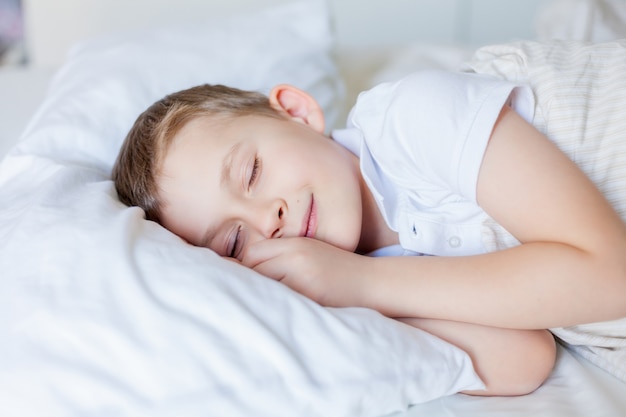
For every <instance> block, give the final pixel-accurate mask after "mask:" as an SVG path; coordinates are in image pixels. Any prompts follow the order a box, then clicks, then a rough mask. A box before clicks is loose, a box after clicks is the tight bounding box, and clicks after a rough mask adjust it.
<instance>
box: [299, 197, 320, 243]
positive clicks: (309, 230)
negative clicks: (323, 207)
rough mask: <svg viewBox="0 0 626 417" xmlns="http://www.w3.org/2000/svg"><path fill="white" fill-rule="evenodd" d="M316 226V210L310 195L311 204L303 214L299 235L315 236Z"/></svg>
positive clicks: (313, 199)
mask: <svg viewBox="0 0 626 417" xmlns="http://www.w3.org/2000/svg"><path fill="white" fill-rule="evenodd" d="M316 228H317V210H316V209H315V198H314V197H313V196H311V204H310V205H309V208H308V209H307V211H306V213H305V214H304V221H303V223H302V229H301V232H300V236H303V237H311V238H312V237H315V229H316Z"/></svg>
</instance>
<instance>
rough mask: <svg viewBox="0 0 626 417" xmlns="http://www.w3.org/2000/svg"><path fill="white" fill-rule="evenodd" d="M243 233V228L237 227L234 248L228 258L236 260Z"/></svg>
mask: <svg viewBox="0 0 626 417" xmlns="http://www.w3.org/2000/svg"><path fill="white" fill-rule="evenodd" d="M240 233H241V226H239V227H237V232H236V233H235V239H234V243H233V247H232V249H231V250H230V252H229V253H228V256H229V257H231V258H234V257H235V255H237V252H238V251H237V246H239V234H240Z"/></svg>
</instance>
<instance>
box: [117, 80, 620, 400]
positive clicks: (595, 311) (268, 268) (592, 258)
mask: <svg viewBox="0 0 626 417" xmlns="http://www.w3.org/2000/svg"><path fill="white" fill-rule="evenodd" d="M531 107H532V93H531V92H530V90H529V89H528V88H527V87H524V86H518V85H514V84H511V83H509V82H505V81H501V80H497V79H494V78H489V77H484V76H479V75H473V74H460V73H448V72H438V71H424V72H419V73H415V74H412V75H411V76H409V77H407V78H405V79H403V80H400V81H398V82H394V83H386V84H382V85H380V86H377V87H375V88H374V89H372V90H370V91H368V92H365V93H362V94H361V95H360V97H359V99H358V101H357V103H356V105H355V107H354V108H353V110H352V112H351V114H350V117H349V124H348V127H347V128H346V129H343V130H337V131H334V132H333V133H332V135H331V136H332V137H328V136H326V135H325V134H324V129H325V126H324V116H323V113H322V110H321V108H320V107H319V105H318V104H317V103H316V101H315V100H314V99H313V98H312V97H311V96H309V95H308V94H307V93H305V92H304V91H301V90H299V89H297V88H295V87H292V86H289V85H279V86H276V87H275V88H273V89H272V90H271V92H270V93H269V96H265V95H263V94H260V93H256V92H249V91H241V90H238V89H234V88H229V87H225V86H219V85H203V86H198V87H194V88H191V89H188V90H184V91H180V92H177V93H174V94H171V95H169V96H167V97H165V98H163V99H162V100H159V101H158V102H156V103H155V104H153V105H152V106H151V107H149V108H148V109H147V110H146V111H145V112H144V113H142V114H141V115H140V116H139V118H138V119H137V121H136V122H135V124H134V126H133V127H132V129H131V131H130V132H129V134H128V136H127V138H126V140H125V142H124V144H123V146H122V149H121V151H120V154H119V156H118V160H117V161H116V164H115V166H114V170H113V179H114V181H115V184H116V188H117V191H118V194H119V197H120V199H121V201H122V202H124V203H125V204H128V205H133V206H139V207H142V208H143V209H144V210H145V213H146V217H147V218H148V219H150V220H154V221H157V222H159V223H160V224H162V225H163V226H164V227H166V228H167V229H169V230H171V231H172V232H173V233H175V234H177V235H179V236H180V237H181V238H183V239H184V240H185V241H187V242H188V243H190V244H192V245H196V246H203V247H207V248H209V249H211V250H213V251H215V252H216V253H218V254H219V255H221V256H224V257H228V258H231V259H233V260H235V261H236V262H239V263H241V264H242V265H244V266H247V267H249V268H252V269H254V270H256V271H258V272H259V273H261V274H263V275H265V276H267V277H269V278H272V279H276V280H279V281H281V282H282V283H284V284H285V285H288V286H289V287H291V288H292V289H294V290H296V291H298V292H300V293H302V294H304V295H306V296H308V297H310V298H311V299H313V300H315V301H317V302H319V303H320V304H322V305H326V306H335V307H343V306H362V307H368V308H373V309H376V310H378V311H380V312H381V313H382V314H385V315H387V316H389V317H393V318H396V319H398V320H402V321H404V322H406V323H409V324H411V325H413V326H416V327H418V328H421V329H423V330H426V331H428V332H430V333H432V334H434V335H437V336H439V337H441V338H442V339H444V340H447V341H449V342H450V343H453V344H455V345H457V346H458V347H460V348H462V349H464V350H465V351H466V352H468V354H469V355H470V357H471V358H472V360H473V363H474V367H475V369H476V371H477V373H478V374H479V376H480V377H481V378H482V380H483V382H485V385H486V387H487V389H486V390H485V391H474V392H467V393H468V394H475V395H522V394H527V393H530V392H532V391H533V390H535V389H536V388H537V387H538V386H540V385H541V383H542V382H543V381H544V380H545V378H546V377H547V376H548V375H549V373H550V371H551V369H552V367H553V365H554V360H555V342H554V338H553V337H552V335H551V333H550V332H548V331H547V330H542V329H546V328H549V327H556V326H567V325H572V324H577V323H584V322H591V321H599V320H609V319H613V318H618V317H623V316H625V315H626V313H625V311H624V310H625V309H626V307H625V306H624V301H623V300H622V298H623V296H622V295H620V294H624V293H626V279H625V277H624V271H626V264H625V262H626V261H625V259H624V258H625V257H623V256H622V254H623V253H625V251H626V228H625V227H624V224H623V223H622V221H621V219H620V218H619V216H618V215H617V214H616V213H615V211H614V210H613V209H612V207H611V206H610V204H609V203H608V202H607V201H606V199H605V198H604V197H603V196H602V194H601V193H600V192H599V191H598V189H597V188H596V187H595V186H594V185H593V184H592V183H591V181H590V180H589V179H588V178H587V177H586V176H585V175H584V173H583V172H582V171H580V169H578V167H577V166H576V165H575V164H574V163H573V162H571V161H570V160H569V159H568V158H567V156H565V154H563V153H562V152H561V151H559V150H558V148H557V147H556V146H554V144H553V143H552V142H551V141H550V140H548V139H547V138H546V137H545V136H544V135H543V134H541V133H540V132H539V131H538V130H537V129H535V128H534V127H533V126H532V125H531V124H530V123H528V122H527V121H526V120H525V118H528V114H531V113H532V112H531ZM494 230H497V231H499V230H505V231H506V232H508V233H510V234H511V235H512V236H513V237H515V238H516V239H517V241H519V244H518V245H517V246H515V247H513V248H509V249H506V250H497V251H489V250H488V249H486V248H487V247H488V246H487V245H485V239H488V238H489V236H492V235H493V233H494V232H493V231H494ZM419 254H427V255H436V256H404V255H419ZM366 255H382V256H366ZM599 276H600V277H605V278H603V279H604V280H605V284H606V285H603V286H600V288H598V287H599V286H598V285H597V277H599ZM564 288H565V290H564ZM564 291H565V292H567V294H565V295H564ZM581 306H584V307H583V308H581Z"/></svg>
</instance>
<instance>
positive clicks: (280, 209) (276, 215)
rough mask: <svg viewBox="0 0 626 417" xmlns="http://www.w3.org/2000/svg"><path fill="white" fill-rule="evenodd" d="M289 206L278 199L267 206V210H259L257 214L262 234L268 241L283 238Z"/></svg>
mask: <svg viewBox="0 0 626 417" xmlns="http://www.w3.org/2000/svg"><path fill="white" fill-rule="evenodd" d="M286 208H287V205H286V204H285V202H284V201H283V200H280V199H276V200H273V201H271V202H269V203H268V204H267V206H266V207H265V208H259V211H260V212H259V213H257V217H258V219H259V220H258V221H259V225H260V232H261V234H262V235H263V237H264V238H266V239H276V238H280V237H283V234H284V225H285V224H284V220H285V214H286V213H285V212H286Z"/></svg>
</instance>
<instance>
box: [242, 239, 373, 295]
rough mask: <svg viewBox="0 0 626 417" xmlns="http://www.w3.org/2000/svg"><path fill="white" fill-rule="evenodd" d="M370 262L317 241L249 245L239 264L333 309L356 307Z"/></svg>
mask: <svg viewBox="0 0 626 417" xmlns="http://www.w3.org/2000/svg"><path fill="white" fill-rule="evenodd" d="M368 260H369V258H368V257H366V256H362V255H357V254H355V253H352V252H348V251H345V250H343V249H339V248H337V247H335V246H332V245H330V244H328V243H325V242H322V241H320V240H316V239H310V238H304V237H295V238H283V239H266V240H263V241H259V242H256V243H254V244H252V245H250V246H249V247H248V248H247V250H246V252H245V253H244V255H243V259H242V261H241V263H242V264H243V265H245V266H247V267H249V268H252V269H254V270H255V271H257V272H259V273H261V274H263V275H265V276H267V277H270V278H272V279H275V280H277V281H280V282H282V283H283V284H285V285H287V286H288V287H290V288H291V289H293V290H295V291H297V292H299V293H301V294H303V295H305V296H307V297H309V298H311V299H312V300H314V301H316V302H318V303H320V304H322V305H325V306H332V307H348V306H358V305H359V304H360V296H361V295H362V294H363V293H364V291H365V289H366V288H365V285H364V282H363V278H364V271H365V270H366V264H367V263H368Z"/></svg>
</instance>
